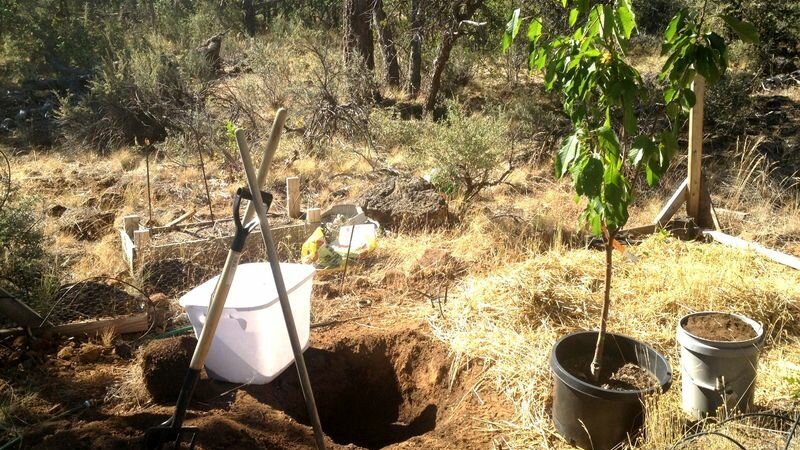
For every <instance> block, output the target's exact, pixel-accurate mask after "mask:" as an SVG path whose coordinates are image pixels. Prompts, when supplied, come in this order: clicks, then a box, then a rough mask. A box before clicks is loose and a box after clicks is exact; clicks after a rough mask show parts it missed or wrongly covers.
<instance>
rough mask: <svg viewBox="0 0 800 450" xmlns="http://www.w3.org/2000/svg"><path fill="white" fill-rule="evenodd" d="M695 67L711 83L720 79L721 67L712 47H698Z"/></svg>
mask: <svg viewBox="0 0 800 450" xmlns="http://www.w3.org/2000/svg"><path fill="white" fill-rule="evenodd" d="M695 68H696V69H697V73H699V74H700V75H702V76H703V77H704V78H705V79H706V80H707V81H708V82H709V83H710V84H714V83H716V82H717V81H719V78H720V68H719V67H717V62H716V61H715V60H714V55H713V54H712V51H711V49H709V48H706V47H700V48H698V49H697V59H696V60H695Z"/></svg>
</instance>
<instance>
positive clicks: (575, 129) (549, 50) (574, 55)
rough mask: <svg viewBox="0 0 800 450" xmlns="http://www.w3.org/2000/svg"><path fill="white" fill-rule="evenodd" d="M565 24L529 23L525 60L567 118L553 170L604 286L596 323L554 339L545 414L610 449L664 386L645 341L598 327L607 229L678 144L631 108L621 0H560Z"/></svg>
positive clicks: (632, 24)
mask: <svg viewBox="0 0 800 450" xmlns="http://www.w3.org/2000/svg"><path fill="white" fill-rule="evenodd" d="M562 4H563V5H564V6H565V7H566V8H567V9H568V16H569V27H570V29H569V33H568V34H564V35H556V36H552V38H550V39H544V36H545V33H544V30H543V23H542V21H541V20H540V19H533V20H531V21H530V23H529V25H528V27H527V33H526V34H527V38H528V41H529V52H530V55H529V62H530V66H531V69H532V70H538V71H542V72H543V73H544V81H545V87H546V88H547V89H549V90H552V91H556V92H558V94H559V95H560V97H561V99H562V101H563V107H564V112H565V113H566V114H567V116H568V117H569V119H570V121H571V123H572V133H571V134H570V135H569V136H568V137H566V138H565V139H564V140H563V144H562V146H561V148H560V149H559V150H558V152H557V155H556V162H555V166H556V167H555V169H556V176H557V177H564V176H567V175H569V176H570V178H571V179H572V182H573V185H574V188H575V193H576V198H583V201H585V202H586V207H585V209H584V211H583V213H582V214H581V216H580V221H581V222H582V223H583V224H585V226H586V227H587V228H588V229H589V230H591V232H592V233H593V234H594V235H595V236H597V237H599V238H602V241H603V244H604V249H605V269H606V270H605V288H604V291H603V294H604V295H603V306H602V311H601V313H600V317H599V330H597V331H582V332H577V333H573V334H570V335H568V336H564V337H563V338H561V339H560V340H559V341H558V342H557V343H556V344H555V346H554V347H553V351H552V355H551V360H550V366H551V369H552V372H553V379H554V391H553V410H552V414H553V421H554V423H555V426H556V429H557V430H558V432H559V433H560V434H561V435H562V436H563V437H564V438H565V439H566V440H567V441H568V442H570V443H572V444H573V445H578V446H580V447H583V448H586V449H595V450H602V449H610V448H612V447H615V446H616V445H617V444H619V443H620V442H622V441H623V440H625V439H626V438H627V437H628V436H629V435H630V434H632V433H633V432H635V431H636V430H637V429H638V428H639V426H640V425H641V423H642V417H643V410H642V403H641V399H642V397H643V396H645V395H649V394H653V393H658V392H663V391H665V390H667V389H668V388H669V386H670V383H671V381H672V373H671V370H670V367H669V364H668V362H667V360H666V358H664V356H662V355H661V354H659V353H658V352H656V351H655V350H654V349H653V348H651V347H650V346H648V345H646V344H644V343H642V342H639V341H636V340H634V339H632V338H629V337H626V336H622V335H618V334H611V333H608V332H607V331H606V328H607V321H608V312H609V306H610V304H611V280H612V273H613V264H612V263H613V251H614V246H615V245H617V243H616V241H615V238H616V236H617V234H618V233H619V231H620V230H621V229H622V228H623V227H624V226H625V224H626V222H627V220H628V206H629V205H630V204H631V201H632V199H633V193H632V184H631V179H632V178H633V177H635V176H637V175H638V174H640V173H644V175H645V177H646V180H647V182H648V183H649V184H650V185H655V184H656V183H657V182H658V181H659V179H660V178H661V176H662V174H663V173H664V171H665V170H666V168H667V166H668V164H669V160H670V158H671V156H672V155H673V154H674V153H675V150H676V149H677V137H676V135H675V134H674V132H673V131H672V127H670V128H669V129H668V130H666V131H663V132H661V133H659V134H657V135H655V136H650V135H647V134H644V133H642V132H641V130H640V129H639V124H638V120H637V115H636V111H635V107H636V104H637V100H638V98H639V97H640V94H641V93H642V91H643V87H642V84H643V83H642V79H641V77H640V75H639V73H638V72H637V70H636V69H635V68H634V67H633V66H631V65H630V63H629V62H628V61H627V59H626V54H625V51H626V49H627V48H628V43H629V40H630V37H631V34H632V33H633V32H634V30H635V28H636V20H635V15H634V12H633V9H632V6H631V3H630V1H629V0H618V1H616V2H608V1H603V2H596V3H591V2H590V1H589V0H562ZM520 15H521V14H520V11H519V10H516V11H514V13H513V15H512V18H511V20H510V22H509V23H508V26H507V30H506V35H505V36H504V39H503V49H504V50H506V49H507V48H508V47H509V46H510V45H511V43H512V42H513V41H514V39H515V38H516V37H517V35H518V33H519V31H520V28H521V25H522V22H523V19H522V18H521V17H520Z"/></svg>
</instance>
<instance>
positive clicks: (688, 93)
mask: <svg viewBox="0 0 800 450" xmlns="http://www.w3.org/2000/svg"><path fill="white" fill-rule="evenodd" d="M680 101H681V102H680V103H681V107H682V108H683V109H684V110H686V111H689V110H690V109H692V107H693V106H694V104H695V102H696V101H697V98H696V97H695V95H694V91H693V90H691V89H682V90H681V97H680Z"/></svg>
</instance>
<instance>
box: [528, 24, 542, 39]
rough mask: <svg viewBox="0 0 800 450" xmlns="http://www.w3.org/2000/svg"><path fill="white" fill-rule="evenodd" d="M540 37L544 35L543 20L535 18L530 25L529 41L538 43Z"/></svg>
mask: <svg viewBox="0 0 800 450" xmlns="http://www.w3.org/2000/svg"><path fill="white" fill-rule="evenodd" d="M540 37H542V20H541V19H533V20H531V23H530V25H528V41H529V42H531V43H532V44H536V43H537V42H539V38H540Z"/></svg>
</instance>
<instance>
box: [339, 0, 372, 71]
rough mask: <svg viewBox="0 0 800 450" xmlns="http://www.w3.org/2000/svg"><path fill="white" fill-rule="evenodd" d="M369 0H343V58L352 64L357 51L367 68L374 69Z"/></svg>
mask: <svg viewBox="0 0 800 450" xmlns="http://www.w3.org/2000/svg"><path fill="white" fill-rule="evenodd" d="M371 6H372V5H371V1H370V0H345V1H344V8H343V9H344V14H343V17H342V23H343V25H344V46H343V47H344V60H345V62H346V63H347V64H353V63H355V62H356V61H354V59H353V54H354V53H358V55H359V57H360V58H361V61H359V63H362V62H363V64H364V65H365V66H366V67H367V69H369V70H374V69H375V44H374V43H373V41H372V29H371V28H370V22H371V21H372V11H371V9H372V8H371Z"/></svg>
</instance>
